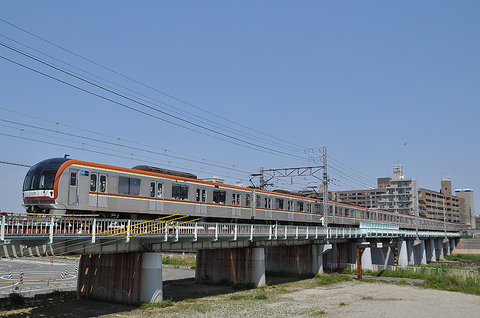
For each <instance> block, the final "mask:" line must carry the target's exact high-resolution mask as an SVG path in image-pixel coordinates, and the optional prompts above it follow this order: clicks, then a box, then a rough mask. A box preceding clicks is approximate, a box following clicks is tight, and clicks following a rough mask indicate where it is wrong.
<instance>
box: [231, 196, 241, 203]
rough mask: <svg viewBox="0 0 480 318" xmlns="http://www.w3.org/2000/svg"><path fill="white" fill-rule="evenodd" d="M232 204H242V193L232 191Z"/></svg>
mask: <svg viewBox="0 0 480 318" xmlns="http://www.w3.org/2000/svg"><path fill="white" fill-rule="evenodd" d="M232 205H240V194H238V193H232Z"/></svg>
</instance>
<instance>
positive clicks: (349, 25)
mask: <svg viewBox="0 0 480 318" xmlns="http://www.w3.org/2000/svg"><path fill="white" fill-rule="evenodd" d="M479 16H480V4H479V3H478V2H477V1H462V2H453V1H441V2H439V1H402V2H385V1H362V2H354V1H343V2H341V1H335V2H331V1H303V2H299V1H145V2H138V1H136V2H133V1H131V2H127V1H101V2H98V1H82V2H73V1H68V2H53V1H47V2H45V1H43V2H38V1H2V2H0V19H1V20H0V43H1V44H3V45H2V46H0V57H1V58H0V94H1V96H2V99H1V105H0V107H1V109H0V119H2V121H1V122H0V145H1V150H2V151H1V155H0V161H3V162H12V163H19V164H25V165H33V164H35V163H36V162H38V161H41V160H43V159H46V158H50V157H61V156H63V155H64V154H65V153H67V154H70V156H71V157H72V158H76V159H81V160H87V161H94V162H102V163H108V164H112V165H119V166H126V167H132V166H134V165H137V164H143V163H146V164H150V165H156V166H162V167H166V168H171V169H176V170H182V171H189V172H192V173H195V174H197V175H198V176H199V177H201V178H204V177H205V178H206V177H212V176H213V175H218V176H220V177H221V178H224V179H226V180H227V181H228V182H230V183H233V182H234V181H235V179H236V178H241V179H242V180H243V183H244V184H246V185H248V184H249V182H248V179H249V174H251V173H256V172H258V170H259V168H260V167H264V168H265V169H270V168H288V167H301V166H306V165H307V164H308V161H307V158H306V155H305V153H304V151H303V150H304V149H305V148H318V147H327V152H328V156H329V161H328V163H329V167H330V169H329V175H330V177H331V178H332V179H334V180H333V182H332V183H331V185H330V187H331V189H333V190H345V189H348V190H351V189H363V188H365V187H367V186H373V187H375V186H376V178H377V177H386V176H392V166H393V164H395V163H398V162H399V163H401V164H402V165H403V166H404V169H405V176H406V177H407V178H415V179H417V180H418V181H419V186H420V187H421V188H427V189H431V190H436V191H438V190H439V188H440V181H441V178H442V177H449V178H450V179H451V180H452V185H453V187H454V188H472V189H473V190H474V191H475V194H476V196H475V197H476V199H477V200H476V201H477V202H480V201H479V199H480V186H479V180H478V176H479V174H480V168H479V165H478V159H479V155H478V150H477V149H478V139H479V135H480V134H479V133H480V131H479V125H478V120H479V118H480V110H479V107H478V104H479V99H480V98H479V84H480V69H479V68H480V67H479V66H480V64H479V58H478V56H479V52H480V41H479V37H480V19H478V17H479ZM14 49H15V50H18V51H21V52H24V53H26V54H27V55H28V56H26V55H22V54H20V53H19V52H18V51H14ZM32 56H34V57H35V58H37V59H38V60H42V61H44V62H45V63H46V64H42V63H40V62H38V61H37V60H34V59H32V58H31V57H32ZM51 65H55V67H56V69H55V68H52V67H51ZM60 69H61V70H62V71H64V72H62V71H60ZM65 72H68V73H69V74H76V75H75V76H77V77H73V76H71V75H69V74H67V73H65ZM79 78H81V79H83V80H81V79H79ZM61 81H62V82H61ZM87 81H88V82H87ZM91 83H95V85H97V86H95V85H92V84H91ZM106 89H108V91H107V90H106ZM112 92H114V93H112ZM94 94H95V95H94ZM125 97H127V98H125ZM14 111H15V112H14ZM167 121H168V122H167ZM27 125H28V126H27ZM166 155H168V156H166ZM26 172H27V168H25V167H20V166H13V165H8V164H0V209H1V210H2V211H16V212H21V211H23V209H22V207H21V203H22V200H21V185H22V182H23V177H24V175H25V173H26ZM294 181H295V184H294V185H291V184H289V183H290V180H277V181H276V185H277V186H278V187H279V188H280V187H283V188H289V189H294V188H297V189H299V188H302V187H305V186H312V185H315V180H314V179H311V178H309V179H308V178H307V179H305V178H297V179H296V180H294ZM478 204H480V203H477V206H478ZM477 211H478V208H477Z"/></svg>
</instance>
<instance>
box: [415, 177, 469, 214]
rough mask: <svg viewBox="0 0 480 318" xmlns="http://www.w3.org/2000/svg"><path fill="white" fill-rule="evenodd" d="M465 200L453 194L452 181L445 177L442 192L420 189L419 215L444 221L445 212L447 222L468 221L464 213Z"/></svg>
mask: <svg viewBox="0 0 480 318" xmlns="http://www.w3.org/2000/svg"><path fill="white" fill-rule="evenodd" d="M464 201H465V200H464V199H463V198H461V197H456V196H454V195H452V182H451V181H450V180H449V179H443V180H442V182H441V189H440V192H436V191H432V190H427V189H420V190H418V207H419V216H421V217H425V218H429V219H434V220H441V221H443V219H444V212H445V218H446V220H447V222H453V223H467V222H466V221H467V220H466V218H465V213H464V212H463V213H462V206H464ZM470 222H471V221H468V223H470Z"/></svg>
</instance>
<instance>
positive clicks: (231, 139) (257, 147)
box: [0, 42, 304, 159]
mask: <svg viewBox="0 0 480 318" xmlns="http://www.w3.org/2000/svg"><path fill="white" fill-rule="evenodd" d="M0 45H1V46H4V47H6V48H8V49H10V50H13V51H15V52H17V53H19V54H21V55H24V56H26V57H28V58H30V59H33V60H35V61H37V62H39V63H42V64H44V65H46V66H48V67H51V68H53V69H55V70H57V71H60V72H62V73H64V74H67V75H69V76H71V77H73V78H76V79H78V80H80V81H83V82H85V83H88V84H90V85H92V86H94V87H96V88H99V89H101V90H104V91H106V92H109V93H111V94H114V95H116V96H118V97H121V98H124V99H126V100H128V101H131V102H134V103H136V104H139V105H141V106H144V107H146V108H148V109H150V110H153V111H156V112H160V113H161V114H163V115H167V116H169V117H172V118H174V119H176V120H179V121H182V122H184V123H187V124H190V125H192V126H195V127H197V128H200V129H204V130H206V131H208V132H211V133H214V134H218V135H220V136H221V137H218V136H213V135H210V134H207V133H204V132H201V131H199V130H196V129H193V128H190V127H187V126H185V125H182V124H179V123H176V122H173V121H171V120H167V119H165V118H161V117H158V116H156V115H153V114H150V113H147V112H146V111H142V110H140V109H138V108H135V107H133V106H128V105H126V104H124V103H120V102H118V101H115V100H113V99H111V98H108V97H105V96H102V95H100V94H97V93H94V92H92V91H89V90H87V89H84V88H81V87H79V86H76V85H74V84H71V83H68V82H66V81H63V80H61V79H59V78H56V77H54V76H51V75H48V74H46V73H43V72H41V71H39V70H36V69H33V68H31V67H29V66H26V65H24V64H21V63H19V62H16V61H13V60H11V59H9V58H7V57H4V56H0V58H2V59H4V60H7V61H9V62H11V63H14V64H16V65H18V66H21V67H24V68H26V69H28V70H31V71H33V72H36V73H38V74H41V75H44V76H46V77H48V78H50V79H53V80H55V81H58V82H60V83H63V84H65V85H68V86H70V87H73V88H76V89H78V90H81V91H83V92H86V93H89V94H91V95H93V96H96V97H99V98H102V99H104V100H107V101H110V102H112V103H114V104H117V105H120V106H123V107H125V108H128V109H130V110H133V111H136V112H139V113H141V114H144V115H147V116H150V117H152V118H155V119H159V120H162V121H164V122H167V123H170V124H172V125H175V126H178V127H182V128H184V129H188V130H191V131H194V132H197V133H201V134H204V135H207V136H209V137H213V138H216V139H219V140H222V141H226V142H230V143H233V144H236V145H239V146H242V147H246V148H250V149H253V150H257V151H262V152H265V153H270V154H274V155H280V156H284V157H290V158H297V159H304V158H303V157H300V156H297V155H292V154H289V153H286V152H283V151H279V150H275V149H272V148H269V147H265V146H261V145H258V144H255V143H252V142H249V141H246V140H243V139H240V138H237V137H234V136H230V135H228V134H225V133H222V132H219V131H216V130H214V129H211V128H208V127H205V126H202V125H199V124H196V123H194V122H191V121H189V120H185V119H183V118H180V117H178V116H175V115H172V114H169V113H167V112H165V111H162V110H159V109H156V108H154V107H152V106H149V105H147V104H145V103H142V102H139V101H137V100H134V99H132V98H130V97H127V96H124V95H122V94H119V93H117V92H114V91H112V90H110V89H107V88H105V87H102V86H101V85H98V84H95V83H93V82H91V81H88V80H86V79H83V78H81V77H79V76H77V75H75V74H72V73H70V72H67V71H65V70H62V69H60V68H58V67H55V66H53V65H51V64H49V63H46V62H43V61H41V60H39V59H37V58H35V57H33V56H30V55H28V54H26V53H23V52H21V51H19V50H17V49H15V48H12V47H10V46H8V45H6V44H4V43H1V42H0ZM223 137H225V138H228V139H225V138H223Z"/></svg>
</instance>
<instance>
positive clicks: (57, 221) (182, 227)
mask: <svg viewBox="0 0 480 318" xmlns="http://www.w3.org/2000/svg"><path fill="white" fill-rule="evenodd" d="M418 234H419V236H420V237H422V238H429V237H431V238H438V237H442V236H445V237H447V238H451V237H458V236H459V234H458V233H455V232H446V233H443V232H438V231H418ZM140 235H146V236H150V235H156V236H158V235H163V236H164V237H165V240H167V238H168V237H175V238H176V239H177V240H178V239H179V237H180V236H183V237H190V238H193V239H198V238H201V237H204V238H206V239H213V240H218V239H224V240H237V239H238V240H245V239H250V240H253V239H254V238H256V239H261V240H272V239H274V240H282V239H317V238H322V239H323V238H327V239H328V238H373V237H379V238H385V237H405V238H412V237H416V232H415V231H413V230H399V229H382V228H352V227H350V228H346V227H333V228H332V227H330V228H324V227H313V226H294V225H277V224H275V225H273V224H272V225H259V224H255V225H254V224H237V223H207V222H205V223H203V222H195V223H193V222H192V223H182V222H175V221H173V222H172V221H162V220H122V219H97V218H73V217H58V216H43V217H37V216H30V215H28V216H24V215H20V216H6V215H2V217H1V228H0V240H2V241H3V240H5V236H9V237H17V236H20V237H21V236H34V237H35V236H39V237H40V236H48V237H49V238H50V241H53V237H54V236H55V237H62V236H84V237H92V240H94V238H109V237H116V238H119V237H135V236H140Z"/></svg>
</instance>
